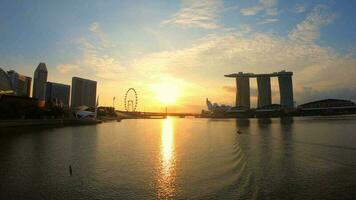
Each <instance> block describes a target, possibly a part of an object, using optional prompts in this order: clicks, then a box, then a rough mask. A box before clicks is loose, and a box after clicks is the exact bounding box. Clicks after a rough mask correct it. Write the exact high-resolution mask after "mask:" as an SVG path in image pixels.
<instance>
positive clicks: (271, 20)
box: [258, 18, 279, 24]
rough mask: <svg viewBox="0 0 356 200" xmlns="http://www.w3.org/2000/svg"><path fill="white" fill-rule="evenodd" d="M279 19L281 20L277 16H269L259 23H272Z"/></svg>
mask: <svg viewBox="0 0 356 200" xmlns="http://www.w3.org/2000/svg"><path fill="white" fill-rule="evenodd" d="M278 21H279V19H277V18H268V19H264V20H262V21H260V22H258V24H271V23H276V22H278Z"/></svg>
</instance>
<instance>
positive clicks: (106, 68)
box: [57, 22, 122, 80]
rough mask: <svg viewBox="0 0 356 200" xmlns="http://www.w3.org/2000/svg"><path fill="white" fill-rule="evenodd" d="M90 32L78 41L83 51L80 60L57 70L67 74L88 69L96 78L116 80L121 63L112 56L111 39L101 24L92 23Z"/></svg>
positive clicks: (77, 43)
mask: <svg viewBox="0 0 356 200" xmlns="http://www.w3.org/2000/svg"><path fill="white" fill-rule="evenodd" d="M88 30H89V32H88V33H87V34H85V35H84V36H83V37H81V38H79V39H78V40H77V41H76V45H77V46H78V48H79V50H80V51H81V55H80V58H79V59H78V60H75V61H74V62H73V63H74V64H62V65H59V66H58V67H57V68H58V70H60V71H62V72H64V73H66V72H71V71H73V70H77V69H84V68H85V69H86V71H85V72H88V71H90V72H92V74H95V78H100V79H103V80H115V79H116V78H117V76H118V75H119V74H120V72H121V69H122V67H121V65H120V63H119V62H118V61H117V60H116V59H115V58H114V56H112V55H111V50H113V48H114V47H115V46H114V45H113V44H112V42H111V41H110V39H109V37H108V36H107V35H106V34H105V32H103V31H102V29H101V27H100V24H99V23H97V22H94V23H92V24H91V25H90V26H89V28H88Z"/></svg>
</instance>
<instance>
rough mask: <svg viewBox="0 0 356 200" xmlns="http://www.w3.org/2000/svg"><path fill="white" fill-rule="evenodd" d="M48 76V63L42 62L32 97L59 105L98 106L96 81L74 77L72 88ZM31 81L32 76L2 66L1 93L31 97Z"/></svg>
mask: <svg viewBox="0 0 356 200" xmlns="http://www.w3.org/2000/svg"><path fill="white" fill-rule="evenodd" d="M47 77H48V70H47V67H46V64H45V63H40V64H39V65H38V66H37V68H36V70H35V72H34V76H33V87H32V98H34V99H37V100H38V101H40V102H43V103H45V104H48V105H55V106H59V107H80V106H87V107H90V108H94V107H95V106H96V105H95V104H96V88H97V82H96V81H92V80H88V79H83V78H79V77H73V78H72V90H71V86H70V85H66V84H62V83H55V82H50V81H48V80H47ZM31 82H32V78H31V77H28V76H25V75H22V74H20V73H18V72H16V71H14V70H10V71H8V72H5V71H3V70H2V69H1V68H0V94H7V95H12V96H17V97H25V98H26V97H27V98H29V97H31Z"/></svg>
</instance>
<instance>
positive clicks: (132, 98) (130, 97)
mask: <svg viewBox="0 0 356 200" xmlns="http://www.w3.org/2000/svg"><path fill="white" fill-rule="evenodd" d="M137 102H138V97H137V92H136V90H135V88H129V89H128V90H127V91H126V93H125V98H124V105H125V110H126V111H127V112H135V111H136V108H137Z"/></svg>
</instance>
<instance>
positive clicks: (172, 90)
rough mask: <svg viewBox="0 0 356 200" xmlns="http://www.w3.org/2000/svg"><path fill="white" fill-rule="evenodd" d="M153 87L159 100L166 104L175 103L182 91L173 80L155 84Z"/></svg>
mask: <svg viewBox="0 0 356 200" xmlns="http://www.w3.org/2000/svg"><path fill="white" fill-rule="evenodd" d="M151 89H152V91H153V93H154V94H155V96H156V98H157V100H158V101H160V102H161V103H163V104H166V105H171V104H175V103H176V102H177V100H178V98H179V96H180V93H181V91H180V88H179V86H178V84H176V83H172V82H161V83H158V84H154V85H152V87H151Z"/></svg>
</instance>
